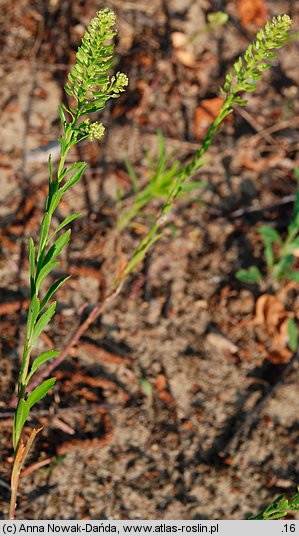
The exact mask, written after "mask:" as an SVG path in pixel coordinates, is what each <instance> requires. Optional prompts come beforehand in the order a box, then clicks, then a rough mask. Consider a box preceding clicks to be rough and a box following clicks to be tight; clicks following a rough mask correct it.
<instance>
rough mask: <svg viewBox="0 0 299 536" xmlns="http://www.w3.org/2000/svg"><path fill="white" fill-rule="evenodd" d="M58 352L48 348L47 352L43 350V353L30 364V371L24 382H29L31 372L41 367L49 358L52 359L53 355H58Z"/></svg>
mask: <svg viewBox="0 0 299 536" xmlns="http://www.w3.org/2000/svg"><path fill="white" fill-rule="evenodd" d="M59 354H60V352H59V351H58V350H48V352H44V353H43V354H41V355H39V356H38V357H36V358H35V359H34V361H33V363H32V365H31V369H30V372H29V374H28V376H27V378H26V384H27V383H28V382H29V380H30V378H31V377H32V376H33V374H34V373H35V372H36V371H37V370H38V369H39V367H41V366H42V365H43V364H44V363H46V361H49V359H54V357H57V356H59Z"/></svg>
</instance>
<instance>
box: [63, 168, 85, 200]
mask: <svg viewBox="0 0 299 536" xmlns="http://www.w3.org/2000/svg"><path fill="white" fill-rule="evenodd" d="M86 166H87V164H86V163H85V162H81V165H80V167H78V169H77V170H76V171H75V173H74V174H73V175H72V177H71V178H70V179H69V180H68V181H67V182H66V183H65V184H64V185H63V186H62V188H61V189H60V191H62V192H63V193H65V192H66V191H67V190H69V188H71V187H72V186H73V185H74V184H76V182H78V181H79V180H80V179H81V177H82V175H83V173H84V171H85V169H86Z"/></svg>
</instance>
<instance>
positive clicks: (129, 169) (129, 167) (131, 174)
mask: <svg viewBox="0 0 299 536" xmlns="http://www.w3.org/2000/svg"><path fill="white" fill-rule="evenodd" d="M125 165H126V168H127V172H128V175H129V177H130V179H131V182H132V186H133V190H134V193H135V194H137V193H138V192H139V187H138V180H137V175H136V172H135V169H134V168H133V166H132V164H131V161H130V160H129V158H128V157H127V156H126V157H125Z"/></svg>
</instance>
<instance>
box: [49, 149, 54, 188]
mask: <svg viewBox="0 0 299 536" xmlns="http://www.w3.org/2000/svg"><path fill="white" fill-rule="evenodd" d="M48 168H49V182H50V183H52V181H53V166H52V155H51V154H49V158H48Z"/></svg>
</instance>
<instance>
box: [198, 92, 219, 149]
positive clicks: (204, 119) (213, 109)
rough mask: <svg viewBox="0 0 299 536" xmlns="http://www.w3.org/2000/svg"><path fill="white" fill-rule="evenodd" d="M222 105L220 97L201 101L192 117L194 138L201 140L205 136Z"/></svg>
mask: <svg viewBox="0 0 299 536" xmlns="http://www.w3.org/2000/svg"><path fill="white" fill-rule="evenodd" d="M222 104H223V99H222V98H221V97H215V98H213V99H204V100H202V101H201V103H200V106H199V107H198V108H196V110H195V116H194V135H195V137H196V138H199V139H201V138H203V137H204V136H205V134H206V132H207V130H208V128H209V126H210V125H211V123H212V122H213V121H214V119H216V117H217V115H218V114H219V112H220V109H221V106H222Z"/></svg>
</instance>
